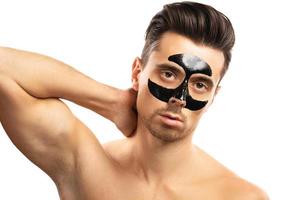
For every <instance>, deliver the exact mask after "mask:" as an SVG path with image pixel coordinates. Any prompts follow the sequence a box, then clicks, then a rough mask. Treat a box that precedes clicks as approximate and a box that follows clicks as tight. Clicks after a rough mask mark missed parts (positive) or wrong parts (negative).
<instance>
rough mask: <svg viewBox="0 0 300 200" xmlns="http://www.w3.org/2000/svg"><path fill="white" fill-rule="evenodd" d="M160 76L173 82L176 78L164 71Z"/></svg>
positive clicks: (170, 72) (171, 73)
mask: <svg viewBox="0 0 300 200" xmlns="http://www.w3.org/2000/svg"><path fill="white" fill-rule="evenodd" d="M161 76H162V77H163V78H164V79H166V80H174V79H175V78H176V75H175V74H174V73H173V72H172V71H169V70H164V71H162V72H161Z"/></svg>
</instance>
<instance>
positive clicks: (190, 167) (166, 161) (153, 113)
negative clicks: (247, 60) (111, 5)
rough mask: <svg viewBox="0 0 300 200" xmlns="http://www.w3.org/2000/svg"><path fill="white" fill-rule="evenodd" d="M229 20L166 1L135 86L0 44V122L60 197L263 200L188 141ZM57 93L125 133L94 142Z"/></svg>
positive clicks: (223, 60) (224, 56)
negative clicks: (106, 82) (124, 87)
mask: <svg viewBox="0 0 300 200" xmlns="http://www.w3.org/2000/svg"><path fill="white" fill-rule="evenodd" d="M233 44H234V32H233V29H232V26H231V23H230V21H229V20H228V19H227V18H226V17H225V16H224V15H223V14H221V13H220V12H218V11H216V10H215V9H213V8H212V7H210V6H205V5H202V4H197V3H191V2H184V3H175V4H170V5H168V6H165V7H164V9H163V11H161V12H159V13H158V14H157V15H156V16H154V18H153V19H152V21H151V22H150V25H149V27H148V29H147V32H146V42H145V47H144V49H143V52H142V56H141V58H138V57H137V58H136V59H135V60H134V62H133V65H132V88H131V89H129V90H120V89H117V88H113V87H110V86H108V85H104V84H102V83H99V82H97V81H95V80H93V79H91V78H89V77H87V76H85V75H83V74H81V73H80V72H78V71H76V70H75V69H73V68H72V67H70V66H68V65H66V64H64V63H62V62H60V61H58V60H55V59H53V58H50V57H47V56H43V55H39V54H36V53H30V52H26V51H21V50H16V49H11V48H4V47H2V48H0V96H1V98H0V120H1V124H2V126H3V127H4V130H5V131H6V133H7V134H8V136H9V137H10V139H11V140H12V142H13V143H14V144H15V145H16V147H17V148H18V149H19V150H20V151H21V152H22V153H23V154H24V155H25V156H26V157H27V158H28V159H30V160H31V161H32V162H33V163H34V164H36V165H37V166H38V167H40V168H41V169H42V170H43V171H44V172H45V173H47V174H48V175H49V176H50V177H51V179H52V180H53V181H54V182H55V184H56V186H57V189H58V192H59V195H60V198H61V199H64V200H100V199H101V200H120V199H122V200H154V199H157V200H199V199H204V200H221V199H226V200H227V199H228V200H235V199H236V200H265V199H267V197H266V195H265V194H264V192H263V191H261V190H260V189H259V188H258V187H256V186H254V185H253V184H251V183H249V182H247V181H245V180H243V179H241V178H239V177H238V176H236V175H235V174H234V173H233V172H231V171H229V170H228V169H226V168H225V167H224V166H222V165H221V164H220V163H218V162H217V161H216V160H214V159H213V158H212V157H210V156H209V155H207V154H206V153H205V152H204V151H203V150H201V149H200V148H198V147H196V146H195V145H193V144H192V135H193V131H194V129H195V128H196V126H197V123H198V121H199V119H200V117H201V116H202V115H203V113H204V112H205V111H206V110H207V109H208V107H209V106H210V104H211V103H212V102H213V99H214V97H215V95H216V94H217V91H218V90H219V88H220V87H219V82H220V80H221V78H222V77H223V75H224V73H225V71H226V69H227V67H228V64H229V62H230V58H231V54H230V51H231V48H232V46H233ZM59 98H62V99H67V100H70V101H72V102H75V103H77V104H78V105H81V106H84V107H86V108H88V109H91V110H93V111H95V112H96V113H98V114H100V115H101V116H103V117H105V118H107V119H109V120H111V121H112V122H114V123H115V125H116V126H117V127H118V128H119V130H120V131H121V132H122V133H123V134H124V135H125V136H127V137H126V138H125V139H121V140H117V141H113V142H109V143H107V144H104V145H102V144H100V143H99V141H98V140H97V139H96V137H95V136H94V135H93V133H92V132H91V131H90V130H89V129H88V128H87V127H86V126H85V125H84V124H83V123H82V122H81V121H80V120H79V119H78V118H76V117H75V116H74V115H73V114H72V112H71V111H70V110H69V109H68V107H67V106H66V105H65V104H64V103H63V102H62V101H61V100H59Z"/></svg>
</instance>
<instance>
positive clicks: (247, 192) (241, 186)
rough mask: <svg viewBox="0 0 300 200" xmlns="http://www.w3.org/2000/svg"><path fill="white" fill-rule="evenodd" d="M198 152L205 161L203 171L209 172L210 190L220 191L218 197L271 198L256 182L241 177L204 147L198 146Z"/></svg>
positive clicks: (233, 199) (251, 199)
mask: <svg viewBox="0 0 300 200" xmlns="http://www.w3.org/2000/svg"><path fill="white" fill-rule="evenodd" d="M198 152H199V157H201V158H202V160H203V161H205V162H202V168H203V169H202V171H204V172H205V174H209V176H208V178H207V179H205V180H209V181H207V182H206V183H207V187H208V188H210V191H215V192H216V193H218V195H217V196H218V198H222V199H230V200H268V199H269V198H268V196H267V194H266V193H265V192H264V191H263V190H262V189H261V188H259V187H258V186H256V185H255V184H253V183H251V182H249V181H247V180H245V179H243V178H241V177H239V176H238V175H236V174H235V173H234V172H232V171H231V170H230V169H228V168H227V167H225V166H224V165H222V164H221V163H220V162H218V161H217V160H216V159H214V158H213V157H211V156H210V155H209V154H207V153H206V152H205V151H203V150H202V149H200V148H198ZM203 163H205V164H203ZM208 169H209V170H208ZM200 177H201V176H200ZM200 183H201V181H200ZM201 186H203V185H201Z"/></svg>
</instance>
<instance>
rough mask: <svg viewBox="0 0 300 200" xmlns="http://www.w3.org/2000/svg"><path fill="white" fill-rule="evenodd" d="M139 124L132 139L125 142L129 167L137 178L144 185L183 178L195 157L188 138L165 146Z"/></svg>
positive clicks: (189, 137)
mask: <svg viewBox="0 0 300 200" xmlns="http://www.w3.org/2000/svg"><path fill="white" fill-rule="evenodd" d="M140 124H141V123H138V128H137V130H136V133H135V135H134V136H133V137H132V138H130V140H129V141H130V152H131V156H132V159H131V160H132V166H134V167H135V169H136V172H137V173H138V175H139V176H141V177H142V178H143V179H145V180H146V181H147V182H157V181H161V180H170V179H172V178H173V177H183V176H185V175H186V174H187V173H188V171H189V169H190V168H191V167H192V166H193V162H195V157H196V147H195V146H194V145H193V144H192V136H191V135H188V136H186V137H185V138H182V139H179V140H177V141H173V142H166V141H162V140H160V139H158V138H156V137H155V136H153V135H152V134H151V133H150V132H149V130H147V129H146V128H145V127H144V126H141V125H140Z"/></svg>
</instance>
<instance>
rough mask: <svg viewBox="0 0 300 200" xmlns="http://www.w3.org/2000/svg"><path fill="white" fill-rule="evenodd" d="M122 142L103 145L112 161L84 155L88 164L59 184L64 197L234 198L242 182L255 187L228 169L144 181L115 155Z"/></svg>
mask: <svg viewBox="0 0 300 200" xmlns="http://www.w3.org/2000/svg"><path fill="white" fill-rule="evenodd" d="M121 144H122V141H116V142H111V143H107V144H104V145H103V148H104V151H105V153H106V154H107V157H108V161H110V163H102V162H101V161H100V160H98V159H97V153H96V152H95V153H93V154H90V155H89V157H88V158H84V159H83V162H85V165H83V166H78V167H77V168H76V169H75V170H74V173H73V174H72V175H71V176H70V178H69V179H68V180H67V179H66V180H64V181H62V182H61V183H60V184H57V185H58V190H59V192H60V196H61V199H62V200H121V199H122V200H184V199H188V200H199V199H205V200H208V199H209V200H226V199H228V200H229V199H230V200H233V199H234V198H232V195H233V194H234V193H236V192H237V191H239V190H240V189H241V185H243V187H242V188H248V187H249V188H250V189H251V187H253V186H251V185H250V184H249V183H246V182H245V181H243V180H241V179H239V178H237V177H236V176H235V175H233V174H232V173H231V172H229V171H226V170H224V169H222V170H224V173H223V174H222V173H219V175H216V176H211V177H210V178H209V176H208V177H206V178H205V179H202V178H201V177H203V176H201V175H200V176H198V175H197V174H196V173H195V176H194V178H193V179H186V178H184V177H180V179H178V180H179V181H178V183H174V184H172V185H171V184H169V185H166V184H163V183H162V184H160V185H155V186H154V185H151V184H148V183H146V182H144V181H141V180H140V179H139V178H138V177H137V176H136V175H135V173H134V172H133V171H132V170H131V169H130V166H129V165H126V163H125V162H123V161H122V160H121V158H119V157H118V156H117V155H116V154H114V152H118V151H119V152H120V147H121V146H120V145H121ZM124 163H125V164H124ZM218 167H219V166H218ZM222 170H221V171H222ZM201 179H202V180H201ZM250 189H249V190H250ZM243 190H244V189H243Z"/></svg>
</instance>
